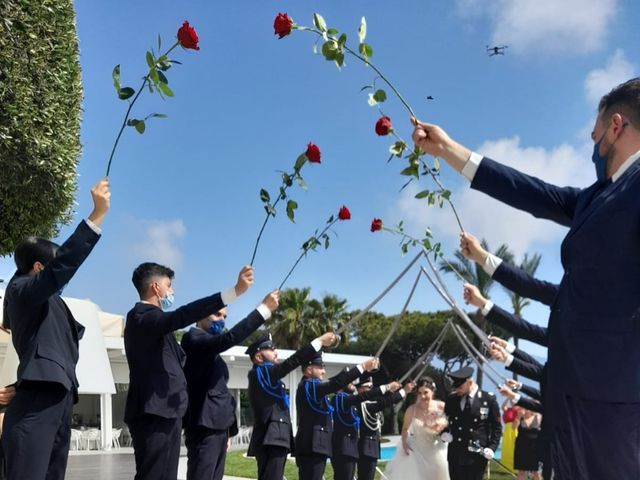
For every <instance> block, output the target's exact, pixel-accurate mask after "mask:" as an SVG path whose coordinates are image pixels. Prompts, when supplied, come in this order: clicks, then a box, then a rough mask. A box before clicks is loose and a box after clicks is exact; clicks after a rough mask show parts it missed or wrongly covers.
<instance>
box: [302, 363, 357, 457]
mask: <svg viewBox="0 0 640 480" xmlns="http://www.w3.org/2000/svg"><path fill="white" fill-rule="evenodd" d="M359 376H360V370H358V369H357V368H352V369H350V370H349V371H342V372H340V373H339V374H338V375H336V376H334V377H331V378H330V379H329V380H326V381H324V382H322V381H318V380H311V379H307V378H302V380H300V383H299V384H298V390H297V392H296V408H297V410H298V431H297V432H296V441H295V445H296V449H295V453H296V456H298V455H312V454H319V455H326V456H327V457H330V456H331V454H332V451H333V447H332V443H331V440H332V437H333V421H332V419H331V410H330V402H329V399H328V398H327V395H328V394H330V393H334V392H337V391H338V390H340V389H341V388H343V387H345V386H346V385H347V384H349V383H351V382H352V381H354V380H355V379H356V378H358V377H359ZM322 412H325V413H322Z"/></svg>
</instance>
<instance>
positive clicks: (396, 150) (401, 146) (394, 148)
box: [389, 140, 407, 158]
mask: <svg viewBox="0 0 640 480" xmlns="http://www.w3.org/2000/svg"><path fill="white" fill-rule="evenodd" d="M406 148H407V144H406V143H404V142H403V141H402V140H398V141H397V142H395V143H394V144H393V145H391V146H390V147H389V153H391V154H392V155H395V156H396V157H398V158H399V157H401V156H402V153H403V152H404V151H405V150H406Z"/></svg>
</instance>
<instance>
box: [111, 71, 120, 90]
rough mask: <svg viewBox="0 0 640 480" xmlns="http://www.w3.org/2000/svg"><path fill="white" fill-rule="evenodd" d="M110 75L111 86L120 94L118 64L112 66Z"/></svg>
mask: <svg viewBox="0 0 640 480" xmlns="http://www.w3.org/2000/svg"><path fill="white" fill-rule="evenodd" d="M111 76H112V77H113V86H114V88H115V89H116V93H117V94H118V95H120V65H116V66H115V67H113V72H112V73H111Z"/></svg>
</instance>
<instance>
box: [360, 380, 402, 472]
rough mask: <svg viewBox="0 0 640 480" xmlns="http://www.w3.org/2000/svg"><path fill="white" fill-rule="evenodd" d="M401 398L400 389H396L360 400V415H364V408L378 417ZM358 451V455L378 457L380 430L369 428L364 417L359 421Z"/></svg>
mask: <svg viewBox="0 0 640 480" xmlns="http://www.w3.org/2000/svg"><path fill="white" fill-rule="evenodd" d="M403 399H404V397H403V396H402V394H401V393H400V390H398V391H397V392H387V393H385V394H384V395H383V396H382V397H379V398H377V399H376V400H373V401H371V402H362V403H361V404H360V408H361V411H362V416H363V417H364V415H365V412H364V411H365V410H366V412H368V413H369V414H370V415H373V414H375V415H376V416H378V417H379V416H380V415H382V413H381V412H382V411H383V410H384V409H385V408H389V407H392V406H394V405H395V404H396V403H398V402H401V401H402V400H403ZM358 452H359V454H360V457H369V458H375V459H376V460H377V459H378V458H380V430H372V429H371V428H369V426H368V425H367V422H365V421H364V419H363V420H362V421H361V422H360V440H359V441H358Z"/></svg>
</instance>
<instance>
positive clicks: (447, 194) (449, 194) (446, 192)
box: [440, 190, 451, 200]
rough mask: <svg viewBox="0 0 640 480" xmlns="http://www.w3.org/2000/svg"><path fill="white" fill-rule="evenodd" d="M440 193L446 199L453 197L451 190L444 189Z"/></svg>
mask: <svg viewBox="0 0 640 480" xmlns="http://www.w3.org/2000/svg"><path fill="white" fill-rule="evenodd" d="M440 195H442V198H444V199H445V200H449V199H451V190H444V191H443V192H442V193H441V194H440Z"/></svg>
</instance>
